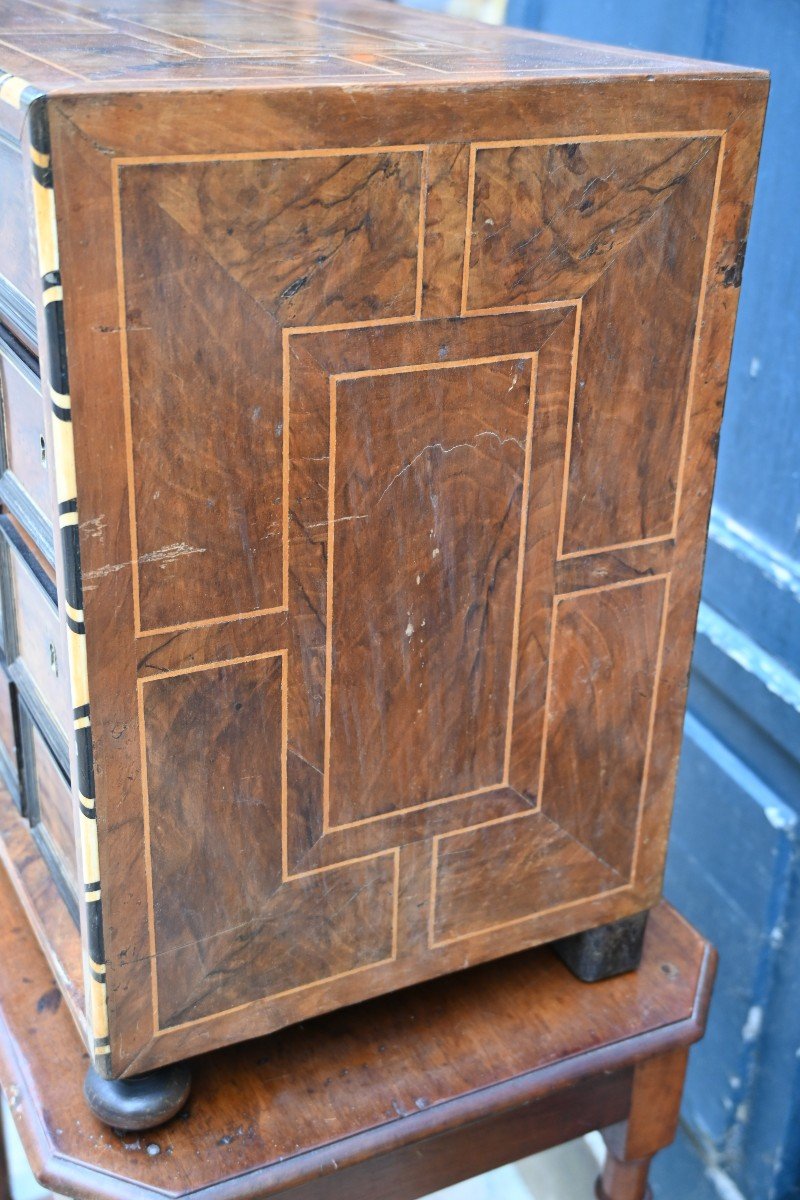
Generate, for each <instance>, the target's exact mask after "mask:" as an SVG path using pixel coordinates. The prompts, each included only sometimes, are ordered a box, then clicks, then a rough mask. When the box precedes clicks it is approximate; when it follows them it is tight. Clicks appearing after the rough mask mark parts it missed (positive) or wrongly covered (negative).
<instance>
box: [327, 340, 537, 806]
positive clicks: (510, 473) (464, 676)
mask: <svg viewBox="0 0 800 1200" xmlns="http://www.w3.org/2000/svg"><path fill="white" fill-rule="evenodd" d="M534 382H535V381H534V363H533V361H532V359H531V358H530V357H527V358H518V357H514V358H510V359H509V358H501V359H495V360H494V361H481V360H480V359H477V360H473V361H472V362H471V363H465V364H463V365H457V364H453V365H452V366H451V365H448V366H447V367H446V368H445V369H440V367H439V364H438V363H433V364H430V365H420V366H419V367H418V368H415V369H414V370H411V371H402V372H401V373H399V374H391V375H382V376H374V375H370V374H369V373H367V374H364V375H357V376H356V377H355V378H350V377H348V376H345V377H344V378H342V377H341V376H340V377H339V379H338V380H337V382H336V393H335V406H334V408H333V409H332V413H331V430H332V435H335V446H336V452H335V453H336V457H335V461H334V460H332V466H331V476H332V486H331V488H330V493H329V495H330V506H331V507H330V516H329V520H330V532H329V542H328V570H329V575H330V579H331V581H332V584H333V586H332V593H331V597H330V605H331V608H330V621H331V658H330V672H331V681H330V683H329V687H330V689H331V695H330V707H331V729H330V735H329V738H330V744H329V747H328V755H329V760H328V765H327V770H328V772H329V793H330V801H329V821H330V823H331V824H332V825H334V826H335V825H342V824H347V823H349V822H352V821H358V820H363V819H364V818H368V817H370V816H377V815H379V814H382V813H386V812H392V811H396V810H397V809H402V808H411V807H414V806H416V805H418V804H422V803H427V802H431V801H436V800H440V799H442V798H444V797H446V796H448V795H456V794H465V793H467V792H475V791H482V790H486V789H488V788H490V787H496V786H498V785H502V784H503V783H505V781H506V779H507V775H508V764H507V757H508V754H509V753H510V739H511V732H512V730H511V723H510V716H511V715H513V699H514V693H515V690H516V689H515V683H516V651H517V645H516V619H515V614H516V610H517V607H518V604H517V595H516V592H517V578H518V575H519V573H520V571H521V569H522V566H523V561H522V558H523V550H524V538H525V523H526V520H527V508H528V488H529V467H530V449H531V447H530V443H531V435H530V428H531V425H532V422H533V409H534ZM389 414H391V415H389ZM333 441H334V438H333V436H332V443H333ZM463 513H469V517H470V519H469V523H468V524H467V523H464V522H462V514H463ZM426 516H427V520H426V519H425V518H426ZM334 547H335V549H334ZM387 577H388V578H390V579H392V581H393V587H392V589H391V590H390V591H387V588H386V580H387Z"/></svg>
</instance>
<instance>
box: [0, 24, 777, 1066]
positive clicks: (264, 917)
mask: <svg viewBox="0 0 800 1200" xmlns="http://www.w3.org/2000/svg"><path fill="white" fill-rule="evenodd" d="M25 3H26V4H27V3H28V0H25ZM30 7H31V8H33V7H35V6H33V5H30ZM25 11H26V12H27V10H25ZM37 11H38V10H37ZM22 12H23V10H22V9H21V10H20V13H22ZM61 16H63V17H64V23H63V25H62V24H60V22H59V18H60V17H61ZM73 18H75V21H74V23H73V20H72V19H73ZM37 19H38V20H41V21H46V22H47V23H48V25H47V28H44V27H41V26H37ZM84 20H85V21H87V22H89V27H84V26H82V25H80V22H81V21H84ZM3 21H10V22H11V24H13V25H15V28H14V29H13V30H12V29H11V28H7V29H4V28H3ZM92 23H93V24H92ZM322 43H324V46H323V45H322ZM3 46H6V47H7V48H8V52H9V58H8V64H9V65H8V70H9V71H14V72H15V73H16V72H19V73H20V74H24V72H23V71H22V69H21V64H23V63H27V67H29V68H30V71H29V74H28V76H27V77H28V78H30V80H31V81H32V83H34V84H35V85H36V86H38V87H39V88H43V89H50V92H51V94H50V95H49V96H48V97H47V99H46V100H43V101H31V99H30V95H29V94H28V93H26V91H25V89H24V88H21V87H20V84H19V83H15V82H14V78H7V77H6V76H0V96H2V95H3V94H4V89H5V95H6V96H7V97H9V96H10V97H11V99H12V100H13V99H14V98H16V100H17V101H18V104H19V105H20V106H22V107H24V106H25V105H26V104H29V103H33V110H32V111H33V117H34V118H36V119H37V120H38V117H39V116H44V115H46V116H47V119H48V121H49V128H50V131H51V136H52V161H53V163H54V164H57V180H56V188H55V194H56V217H55V219H56V226H57V233H58V240H59V245H60V252H61V266H62V270H63V280H62V282H63V288H64V316H65V323H66V324H65V329H66V347H67V352H68V359H69V380H70V393H71V396H72V410H71V411H72V423H71V425H72V429H73V431H74V441H75V461H76V468H77V474H76V491H77V500H75V501H73V497H74V495H75V492H69V494H67V492H64V495H63V497H62V499H63V500H64V502H65V503H66V504H67V506H68V508H69V511H68V512H65V514H63V515H64V517H65V518H66V520H67V522H68V523H70V522H77V524H76V525H74V526H72V525H69V529H68V530H67V532H68V534H69V533H70V530H72V529H76V530H77V531H78V532H77V534H76V536H75V538H74V539H73V543H71V545H72V550H73V554H72V557H71V558H69V563H68V564H67V565H68V566H70V567H71V574H70V573H69V572H66V573H65V570H64V563H61V562H58V563H57V568H58V571H59V586H60V587H61V589H62V591H63V590H64V586H65V580H66V582H67V583H70V582H71V583H74V582H75V579H76V578H77V566H76V559H75V555H74V550H76V549H77V547H78V543H79V549H80V559H81V574H82V579H83V585H84V587H83V595H82V604H83V608H82V609H81V610H80V612H79V613H78V616H79V617H80V616H81V615H82V616H83V618H84V619H85V627H86V639H85V646H86V654H87V656H88V657H87V663H88V693H87V694H86V696H83V699H84V700H85V699H88V698H90V699H91V732H89V731H88V730H89V725H88V720H89V719H88V716H81V717H80V718H79V720H82V721H84V722H85V724H84V725H82V726H81V728H80V731H79V733H80V736H81V739H82V740H81V747H82V748H83V750H84V751H85V750H86V749H87V747H89V745H90V744H91V749H92V751H93V756H94V757H93V762H94V779H93V781H92V780H90V781H89V782H90V783H91V784H92V790H91V793H90V794H91V796H92V797H96V813H97V826H96V828H97V836H98V854H99V863H98V860H95V858H94V857H93V851H92V852H91V853H89V855H88V858H89V860H90V863H91V865H92V866H93V867H94V868H95V869H96V873H95V874H94V875H93V876H92V879H93V880H94V881H95V882H96V881H97V879H98V878H99V880H100V887H101V890H102V906H103V928H104V933H105V938H104V942H105V945H104V950H103V956H104V960H105V968H106V977H107V981H108V1017H109V1028H108V1038H109V1046H108V1047H106V1048H107V1049H109V1051H110V1052H109V1054H108V1061H107V1064H106V1069H107V1070H108V1071H110V1072H111V1073H112V1074H117V1075H119V1074H126V1073H127V1074H134V1073H136V1072H138V1071H143V1070H146V1069H148V1068H149V1067H154V1066H157V1065H159V1064H160V1063H164V1062H168V1061H170V1060H175V1059H177V1058H180V1057H181V1056H185V1055H189V1054H194V1053H197V1052H199V1051H200V1050H204V1049H208V1048H210V1047H213V1046H218V1045H222V1044H225V1043H227V1042H229V1041H232V1040H236V1039H240V1038H245V1037H249V1036H254V1035H257V1034H260V1033H263V1032H266V1031H269V1030H276V1029H279V1028H280V1027H281V1026H283V1025H286V1024H288V1023H292V1022H296V1021H298V1020H303V1019H305V1018H306V1017H310V1016H314V1015H316V1014H318V1013H320V1012H323V1011H325V1010H329V1009H332V1008H335V1007H337V1006H340V1005H346V1004H351V1003H353V1002H355V1001H357V1000H360V999H363V998H364V997H366V996H369V995H375V994H377V993H380V992H384V991H389V990H394V989H397V988H399V987H403V986H406V985H408V984H412V983H415V982H417V981H419V980H421V979H423V978H429V977H431V976H434V975H438V974H442V973H446V972H448V971H452V970H455V969H458V968H461V967H463V966H464V965H466V964H468V963H474V962H479V961H482V960H485V959H489V958H493V957H496V956H498V955H505V954H511V953H513V952H514V951H517V950H519V949H522V948H524V947H529V946H532V945H535V944H537V943H539V942H542V941H547V940H550V939H553V938H556V937H559V936H564V935H566V934H569V933H572V932H575V931H576V930H579V929H581V928H587V927H589V926H591V925H594V924H599V923H603V922H605V921H610V920H614V919H618V918H622V917H624V916H626V915H630V914H631V913H634V912H636V911H640V910H642V909H643V908H647V907H649V906H650V905H652V904H653V903H654V902H655V901H656V899H657V897H658V894H659V888H660V879H661V871H662V868H663V859H664V852H665V842H666V836H667V830H668V824H669V810H670V805H671V796H672V787H673V782H674V776H675V769H676V764H677V755H678V749H679V745H680V733H681V719H682V712H683V705H684V700H685V688H686V678H687V673H688V666H689V659H690V653H691V641H692V630H693V623H694V613H695V610H696V605H697V599H698V596H699V586H700V574H701V569H702V558H703V549H704V536H705V527H706V522H707V516H708V507H709V503H710V495H711V487H712V482H713V469H714V454H715V447H716V437H717V433H718V429H719V421H720V416H721V405H722V399H723V394H724V385H725V363H726V361H727V355H728V352H729V347H730V341H731V336H732V331H733V320H734V316H735V308H736V297H737V287H738V275H737V271H738V267H737V264H740V263H741V257H742V254H743V239H744V237H745V234H746V228H747V221H748V216H749V206H750V203H751V198H752V189H753V178H754V170H755V163H756V158H757V151H758V144H759V138H760V129H761V122H762V119H763V108H764V102H765V96H766V80H765V78H764V77H763V76H760V75H758V74H757V73H750V72H746V71H741V70H738V69H728V68H722V67H719V66H707V65H706V66H704V65H696V64H691V63H686V62H681V61H680V60H662V59H659V58H657V57H653V58H651V57H649V56H646V55H641V54H638V53H629V52H625V51H622V52H617V51H613V50H610V51H609V50H606V49H603V48H598V49H592V48H589V47H584V46H580V45H574V44H569V43H563V42H560V41H557V40H551V39H547V38H540V37H535V36H523V35H519V36H518V35H517V34H516V33H513V34H512V33H510V32H509V31H495V32H491V31H487V30H484V29H481V28H479V27H477V26H470V25H469V24H465V25H461V24H458V23H452V22H448V21H447V20H445V19H440V18H434V17H431V18H427V17H424V16H422V15H420V14H418V13H414V14H411V13H408V12H404V11H403V10H402V9H401V8H398V7H396V6H388V7H386V8H383V7H375V6H373V5H372V4H371V3H369V2H368V0H365V2H364V3H362V2H361V0H341V3H339V4H337V5H336V6H335V7H331V6H328V5H326V6H324V7H320V6H317V5H316V4H315V3H313V2H305V0H304V3H302V4H301V5H298V6H291V7H290V6H287V5H286V4H282V3H277V2H273V0H253V2H252V3H251V4H248V6H247V8H244V7H240V6H239V5H238V4H236V3H233V2H228V3H226V4H221V3H219V2H217V0H211V2H210V3H207V4H204V5H203V6H202V9H198V8H196V7H194V6H191V7H189V8H187V7H186V6H185V5H174V4H170V3H169V0H164V3H162V2H161V0H157V4H156V0H154V3H153V4H152V5H151V4H149V3H147V0H115V3H114V4H113V5H112V6H106V7H104V8H103V10H102V11H100V10H95V9H92V8H91V6H89V5H83V4H81V5H75V4H73V3H70V2H68V0H55V4H54V6H51V7H50V8H49V9H48V10H47V16H43V17H41V18H37V17H36V15H35V14H34V13H28V14H27V18H26V19H24V20H21V21H18V20H17V17H16V16H12V15H10V14H9V13H7V12H6V13H5V15H4V14H3V12H2V11H0V63H1V62H2V61H3V53H2V48H3ZM45 46H46V47H47V48H46V49H45ZM44 59H47V60H48V61H47V62H45V61H44ZM26 69H27V68H26ZM3 80H5V82H3ZM397 83H402V85H403V86H402V87H397V86H392V85H393V84H397ZM354 84H357V85H358V86H357V90H356V89H354V86H353V85H354ZM24 96H28V99H26V100H23V97H24ZM0 107H2V106H0ZM6 107H9V108H10V109H13V112H10V113H9V114H6V115H5V116H3V118H2V120H3V122H4V125H3V127H4V128H7V129H8V130H12V129H14V128H17V127H18V117H17V116H15V115H14V114H15V113H18V112H19V111H20V110H19V109H18V108H15V107H14V104H13V103H9V104H7V105H6ZM15 122H17V125H15ZM31 127H32V128H34V127H35V128H37V129H38V126H37V125H36V121H35V120H34V123H33V125H32V126H31ZM48 161H49V160H48ZM35 169H36V170H43V169H44V168H43V167H42V166H41V164H40V163H39V164H36V167H35ZM37 195H38V193H37ZM48 199H52V197H51V196H49V197H48ZM40 224H41V222H40ZM43 228H44V227H43ZM47 229H49V226H48V227H47ZM47 236H49V235H48V234H47V233H46V232H45V237H44V247H45V250H46V249H47V247H48V243H47ZM39 240H40V243H42V241H43V239H42V237H41V236H40V239H39ZM89 244H91V245H92V246H94V247H97V252H96V253H95V254H93V255H92V256H91V261H90V258H89V256H87V254H86V251H85V247H86V246H87V245H89ZM631 295H634V296H635V297H636V303H635V304H632V303H631V299H630V298H631ZM53 302H54V298H53V297H51V301H50V304H52V303H53ZM56 302H57V301H56ZM51 312H52V309H51ZM51 323H52V322H51ZM43 348H44V347H43ZM50 350H51V347H50V346H49V344H47V354H46V355H45V358H47V357H48V355H50ZM59 355H60V350H59V352H58V354H56V355H55V356H53V355H50V357H51V358H52V359H53V361H56V362H58V363H62V365H63V358H61V357H59ZM47 374H48V372H47V371H45V375H47ZM49 374H50V377H51V383H52V379H53V378H56V377H55V376H53V372H52V371H50V372H49ZM57 382H58V380H57V378H56V383H57ZM55 390H56V392H58V391H59V388H58V386H56V388H55ZM623 451H624V452H623ZM76 506H77V513H75V512H74V509H75V507H76ZM70 536H71V534H70ZM434 551H438V553H437V554H435V553H434ZM79 607H80V606H79V604H78V602H77V601H76V603H75V604H74V605H73V608H74V609H76V610H77V609H79ZM72 619H73V621H75V620H76V618H75V616H74V614H73V617H72ZM111 631H113V634H112V632H111ZM576 668H579V669H576ZM81 680H82V677H81ZM75 703H76V704H77V701H76V702H75ZM237 704H241V708H237V707H236V705H237ZM84 761H86V760H85V757H84ZM92 811H94V809H93V810H92ZM120 864H124V870H123V869H121V867H120ZM93 911H94V913H95V914H96V912H97V909H94V910H93ZM96 925H97V922H96V921H95V925H93V926H92V928H95V926H96ZM96 1036H100V1035H99V1034H96ZM101 1040H102V1039H101Z"/></svg>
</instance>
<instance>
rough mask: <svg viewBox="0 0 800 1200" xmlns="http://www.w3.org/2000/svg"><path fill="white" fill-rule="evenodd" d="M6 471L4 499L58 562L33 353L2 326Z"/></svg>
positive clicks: (1, 480)
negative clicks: (54, 545)
mask: <svg viewBox="0 0 800 1200" xmlns="http://www.w3.org/2000/svg"><path fill="white" fill-rule="evenodd" d="M0 399H2V412H3V445H2V453H3V461H2V466H3V472H2V476H0V500H2V502H3V504H5V505H6V506H7V508H8V509H9V510H10V511H11V512H12V513H13V514H14V516H15V517H17V519H18V520H19V521H20V523H21V524H22V525H23V526H24V527H25V529H26V531H27V532H28V533H29V534H30V535H31V537H32V538H33V540H34V541H35V542H36V544H37V545H38V546H39V548H40V549H41V550H42V552H43V553H44V555H45V557H46V558H48V559H49V561H51V562H52V561H53V525H52V518H51V516H50V514H51V512H52V508H53V496H52V492H51V482H50V472H49V470H48V461H47V443H46V436H45V407H44V401H43V399H42V393H41V388H40V383H39V376H38V373H37V364H36V360H35V359H34V358H33V356H32V355H31V354H30V353H28V352H27V351H26V350H25V349H24V348H23V347H22V346H20V345H19V343H15V342H14V340H13V339H12V338H11V336H10V335H9V334H8V333H6V331H5V330H3V329H2V328H0Z"/></svg>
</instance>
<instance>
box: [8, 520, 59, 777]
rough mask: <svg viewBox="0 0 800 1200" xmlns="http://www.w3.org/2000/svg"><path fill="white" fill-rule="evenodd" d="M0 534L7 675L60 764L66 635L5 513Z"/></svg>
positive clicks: (48, 589)
mask: <svg viewBox="0 0 800 1200" xmlns="http://www.w3.org/2000/svg"><path fill="white" fill-rule="evenodd" d="M0 536H2V541H3V544H4V556H5V559H6V585H5V590H6V594H7V598H8V601H7V604H6V609H7V612H6V639H7V654H8V659H9V663H10V670H11V676H12V678H13V679H14V682H15V683H16V684H17V685H18V687H19V688H20V691H21V692H22V693H23V696H24V697H25V699H26V701H27V702H28V704H29V705H30V706H31V707H32V708H33V710H34V712H35V713H36V715H37V720H39V723H40V724H42V725H43V726H44V727H45V728H47V729H48V732H49V734H50V736H51V738H54V740H55V741H56V742H57V743H58V744H59V746H60V748H61V757H62V761H64V762H65V764H66V762H67V761H68V754H67V749H66V747H67V735H68V730H69V729H70V728H71V724H72V699H71V695H70V681H69V667H68V658H67V643H66V635H65V631H64V629H63V627H62V625H61V623H60V621H59V615H58V607H57V604H58V602H57V593H56V588H55V584H54V583H53V581H52V579H50V577H49V575H48V574H47V572H46V570H45V568H44V566H43V564H42V562H41V560H40V559H39V558H38V556H37V554H36V552H35V550H34V549H33V547H32V545H31V544H30V542H29V541H28V540H27V539H26V538H25V536H24V534H23V533H22V532H21V531H20V529H19V527H18V526H17V524H16V523H15V522H14V521H13V520H12V519H11V518H9V517H8V516H2V517H0ZM51 725H52V726H54V727H55V733H54V732H53V729H51V728H49V727H50V726H51Z"/></svg>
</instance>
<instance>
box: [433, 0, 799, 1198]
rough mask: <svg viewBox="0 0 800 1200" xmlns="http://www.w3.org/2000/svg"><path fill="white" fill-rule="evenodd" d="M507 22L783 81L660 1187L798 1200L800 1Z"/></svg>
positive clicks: (532, 15) (734, 474) (727, 440)
mask: <svg viewBox="0 0 800 1200" xmlns="http://www.w3.org/2000/svg"><path fill="white" fill-rule="evenodd" d="M410 2H411V3H415V4H417V6H419V7H426V8H435V9H438V10H440V11H441V10H442V9H445V8H448V7H449V8H453V7H455V5H454V4H452V3H451V4H448V3H447V2H446V0H410ZM507 22H508V24H510V25H519V26H523V27H528V28H534V29H541V30H544V31H547V32H552V33H557V34H563V35H567V36H571V37H578V38H585V39H589V40H594V41H600V42H610V43H616V44H618V45H627V46H632V47H640V48H644V49H649V50H660V51H664V52H666V53H672V54H681V55H691V56H695V57H701V58H711V59H718V60H724V61H727V62H734V63H740V64H743V65H749V66H755V67H766V68H768V69H769V70H770V71H771V72H772V75H773V85H772V94H771V98H770V106H769V113H768V118H767V128H766V134H765V139H764V148H763V154H762V161H761V170H760V177H759V183H758V189H757V193H756V201H755V209H754V216H753V222H752V227H751V233H750V244H749V247H748V251H747V261H746V265H745V276H744V283H743V288H742V295H741V304H740V309H739V322H738V327H737V333H736V342H735V347H734V354H733V362H732V367H731V376H730V385H729V388H728V400H727V407H726V414H725V421H724V425H723V435H722V440H721V445H720V457H719V471H718V477H717V487H716V492H715V503H714V512H713V516H712V523H711V540H710V543H709V552H708V559H707V568H706V575H705V583H704V593H703V595H704V599H703V604H702V605H701V610H700V620H699V625H698V639H697V647H696V653H695V659H694V669H693V677H692V685H691V689H690V696H689V715H688V718H687V722H686V732H685V739H684V751H683V757H682V762H681V770H680V776H679V781H678V792H677V800H676V813H675V821H674V825H673V837H672V842H671V850H670V859H669V867H668V873H667V894H668V895H669V896H670V898H671V899H672V900H673V901H674V903H676V905H677V906H678V907H680V908H681V909H682V911H683V912H684V913H685V914H686V915H687V916H688V917H689V918H690V919H691V920H692V921H693V922H694V923H695V924H696V925H697V926H698V927H699V928H701V929H702V930H703V931H704V932H705V933H707V934H708V935H709V936H710V937H711V938H713V940H714V941H715V942H716V944H717V946H718V947H719V949H720V954H721V967H720V974H719V982H718V986H717V992H716V998H715V1002H714V1007H713V1010H712V1017H711V1024H710V1028H709V1031H708V1034H707V1036H706V1039H705V1041H704V1042H703V1043H702V1044H701V1045H700V1046H699V1047H697V1049H696V1050H695V1052H694V1054H693V1059H692V1065H691V1068H690V1076H689V1081H688V1086H687V1092H686V1102H685V1114H684V1115H685V1121H686V1127H687V1129H688V1130H689V1134H690V1137H691V1139H692V1143H690V1142H689V1140H688V1139H687V1138H684V1139H683V1143H682V1146H681V1147H679V1148H678V1149H677V1150H676V1151H674V1152H672V1151H670V1152H667V1154H666V1155H663V1156H660V1159H659V1161H658V1163H657V1166H656V1169H655V1172H654V1175H655V1180H654V1182H655V1191H656V1197H657V1200H706V1198H707V1197H711V1196H720V1197H722V1200H734V1198H735V1197H736V1196H737V1195H738V1194H739V1193H740V1194H741V1195H743V1196H744V1197H745V1198H746V1200H800V835H799V832H798V820H800V371H799V370H798V357H799V356H800V284H798V279H800V220H798V216H797V212H798V207H800V204H799V201H800V135H799V134H798V130H799V129H800V82H798V77H799V76H800V0H649V2H648V0H508V5H507ZM687 1146H690V1148H689V1149H687Z"/></svg>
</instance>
